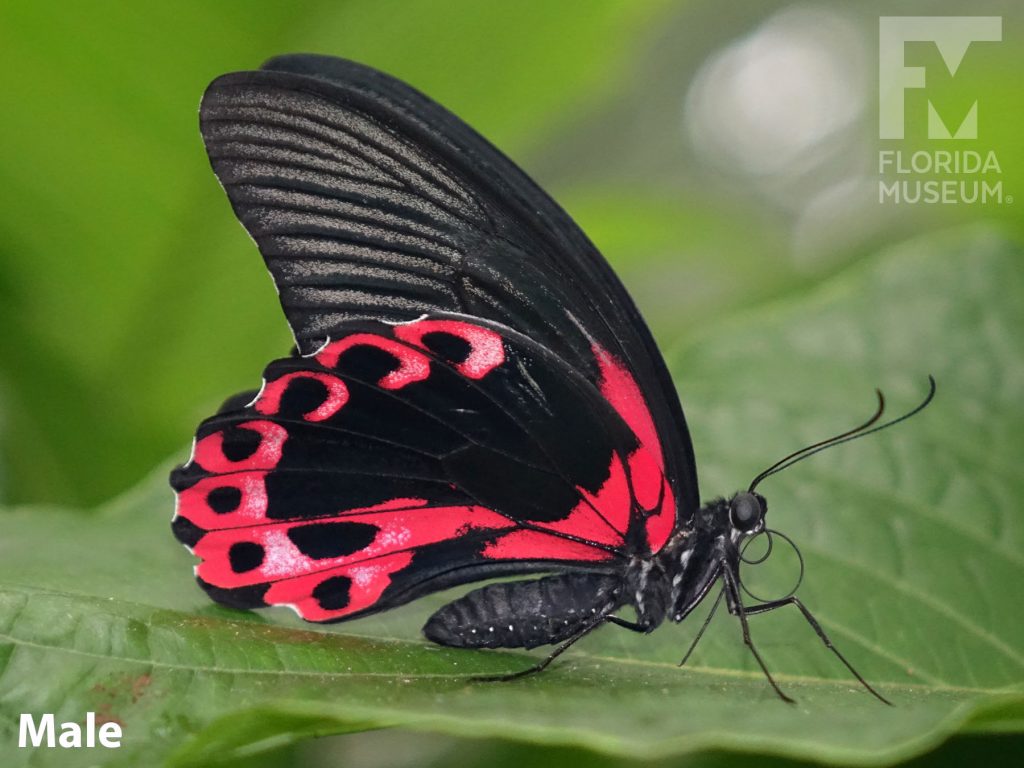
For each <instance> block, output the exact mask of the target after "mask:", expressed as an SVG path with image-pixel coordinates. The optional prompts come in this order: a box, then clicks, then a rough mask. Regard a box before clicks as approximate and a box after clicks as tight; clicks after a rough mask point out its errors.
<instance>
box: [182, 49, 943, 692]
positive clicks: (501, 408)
mask: <svg viewBox="0 0 1024 768" xmlns="http://www.w3.org/2000/svg"><path fill="white" fill-rule="evenodd" d="M200 124H201V129H202V134H203V139H204V141H205V142H206V148H207V151H208V152H209V155H210V161H211V163H212V165H213V170H214V172H215V173H216V174H217V177H218V178H219V179H220V181H221V183H222V184H223V186H224V189H225V191H226V192H227V194H228V197H229V198H230V200H231V204H232V206H233V207H234V210H235V213H236V215H237V216H238V218H239V219H240V220H241V222H242V224H243V225H244V226H245V228H246V229H247V230H248V231H249V233H250V234H251V235H252V237H253V238H254V239H255V241H256V243H257V245H258V246H259V249H260V252H261V253H262V255H263V257H264V260H265V261H266V264H267V267H268V268H269V270H270V273H271V275H272V276H273V279H274V283H275V285H276V286H277V289H278V292H279V294H280V299H281V305H282V307H283V309H284V313H285V316H286V317H287V319H288V323H289V325H290V326H291V329H292V332H293V334H294V336H295V343H296V351H295V353H293V355H292V356H290V357H287V358H283V359H281V360H277V361H275V362H272V363H271V364H270V365H269V367H268V368H267V369H266V371H265V373H264V381H263V387H262V388H261V389H260V390H259V392H255V391H254V392H249V393H243V394H242V395H238V396H235V397H233V398H230V399H229V400H228V401H227V402H226V403H225V404H224V406H223V407H222V408H221V410H220V411H219V412H218V413H217V414H215V415H214V416H212V417H210V418H209V419H207V420H206V421H204V422H203V423H202V424H201V425H200V426H199V429H198V433H197V436H196V443H195V446H194V450H193V454H192V457H191V458H190V459H189V461H188V463H186V464H185V465H183V466H181V467H179V468H177V469H176V470H175V471H174V472H173V473H172V475H171V484H172V485H173V487H174V489H175V491H177V494H178V508H177V512H176V515H175V519H174V522H173V529H174V533H175V535H176V536H177V537H178V539H180V540H181V541H182V542H183V543H185V544H186V545H187V546H188V547H189V548H190V549H191V550H192V551H193V552H194V553H195V554H196V555H197V556H199V557H200V558H201V560H202V562H201V563H200V564H199V565H198V566H197V569H196V573H197V577H198V579H199V583H200V584H201V585H202V587H203V588H204V589H205V590H206V591H207V592H208V593H209V595H210V597H212V598H213V599H214V600H216V601H218V602H221V603H224V604H226V605H229V606H235V607H240V608H255V607H263V606H267V605H289V606H290V607H292V608H293V609H295V610H296V612H297V613H298V614H299V615H300V616H302V617H303V618H305V619H307V620H310V621H337V620H345V619H350V618H354V617H357V616H364V615H366V614H368V613H373V612H376V611H381V610H385V609H388V608H392V607H394V606H397V605H401V604H403V603H406V602H408V601H410V600H413V599H415V598H417V597H419V596H421V595H424V594H427V593H430V592H435V591H437V590H440V589H443V588H446V587H450V586H453V585H457V584H464V583H468V582H473V581H479V580H483V579H489V578H492V577H495V576H510V575H524V574H537V575H542V577H541V578H537V579H534V580H528V581H511V582H501V583H496V584H491V585H488V586H485V587H482V588H480V589H477V590H475V591H472V592H470V593H469V594H467V595H466V596H464V597H462V598H460V599H458V600H456V601H454V602H452V603H450V604H448V605H446V606H445V607H443V608H441V609H440V610H439V611H437V612H436V613H435V614H434V615H433V616H432V617H431V618H430V620H429V621H428V622H427V624H426V626H425V627H424V632H425V634H426V636H427V637H428V638H429V639H431V640H433V641H435V642H437V643H441V644H443V645H450V646H459V647H472V648H495V647H526V648H532V647H535V646H538V645H545V644H558V647H557V648H556V649H555V651H554V652H553V653H551V654H550V655H549V656H548V657H547V658H546V659H544V660H543V661H542V662H540V663H539V664H537V665H536V666H535V667H532V668H530V669H528V670H526V671H525V672H522V673H517V674H515V675H509V676H507V678H511V677H518V676H519V675H521V674H527V673H529V672H534V671H537V670H540V669H542V668H544V667H545V666H546V665H547V664H548V663H550V662H551V660H552V659H554V658H555V657H556V656H558V655H559V654H560V653H562V652H563V651H564V650H565V649H566V648H568V647H569V646H570V645H572V644H573V643H574V642H576V641H577V640H579V639H580V638H581V637H583V636H584V635H586V634H587V633H588V632H590V631H592V630H593V629H595V628H597V627H598V626H601V625H602V624H605V623H613V624H616V625H619V626H622V627H626V628H628V629H632V630H634V631H637V632H645V633H646V632H650V631H651V630H653V629H654V628H655V627H657V626H658V625H659V624H660V623H661V622H662V621H663V620H664V619H665V618H670V619H672V620H673V621H677V622H678V621H682V620H683V619H684V618H685V617H686V616H687V615H689V614H690V612H691V611H693V610H694V608H695V607H696V606H697V605H698V604H699V603H700V602H701V601H702V600H703V599H704V598H705V597H706V596H707V595H708V594H709V592H710V591H711V590H712V588H713V587H714V586H715V585H716V584H721V585H722V590H721V592H720V594H719V596H718V598H717V600H716V601H715V603H714V606H715V607H716V608H717V606H718V605H719V603H720V602H721V600H722V599H723V597H724V600H725V602H726V605H727V607H728V609H729V611H730V612H731V613H733V614H735V615H736V616H738V617H739V620H740V622H741V625H742V629H743V639H744V641H745V642H746V644H747V645H748V646H749V647H750V650H751V652H752V653H753V654H754V656H755V658H756V659H757V661H758V663H759V664H760V665H761V668H762V669H764V672H765V675H766V676H767V678H768V681H769V682H770V683H771V685H772V687H773V688H774V689H775V691H776V692H777V693H778V694H779V696H781V697H782V698H783V699H786V700H787V701H788V700H789V699H788V697H787V696H786V695H785V694H784V693H782V691H781V690H779V688H778V686H777V685H776V684H775V682H774V680H772V677H771V675H770V674H769V673H768V670H767V669H766V668H765V665H764V662H763V661H762V660H761V657H760V655H758V653H757V650H756V649H755V648H754V645H753V643H752V642H751V640H750V634H749V629H748V626H747V617H748V616H750V615H753V614H757V613H764V612H766V611H771V610H774V609H776V608H780V607H782V606H786V605H793V606H795V607H796V608H797V609H799V610H800V611H801V612H802V613H803V615H804V616H805V617H806V619H807V620H808V622H810V624H811V625H812V626H813V627H814V630H815V631H816V632H817V633H818V635H819V637H820V638H821V639H822V640H823V641H824V642H825V644H826V645H827V646H828V647H829V648H830V649H831V650H832V651H833V652H834V653H835V654H836V655H837V656H838V657H839V659H840V660H842V662H843V663H844V664H846V666H847V667H848V668H849V669H850V671H851V672H853V674H854V675H855V676H856V677H857V679H858V680H859V681H860V682H861V683H862V684H863V685H864V686H865V687H866V688H867V689H868V690H869V691H871V693H873V694H874V695H875V696H877V697H878V698H880V699H882V700H883V701H884V700H885V699H883V698H882V696H881V695H880V694H878V693H877V692H876V691H875V690H874V689H873V688H871V686H869V685H868V684H867V683H866V682H865V681H864V679H863V678H862V677H861V676H860V675H859V674H858V673H857V672H856V671H855V670H854V669H853V667H852V666H850V664H849V663H848V662H847V661H846V659H845V658H843V656H842V655H841V654H840V653H839V651H838V650H836V649H835V648H834V647H833V645H832V644H831V642H830V641H829V639H828V637H827V636H826V635H825V632H824V631H823V630H822V628H821V627H820V626H819V624H818V623H817V622H816V621H815V620H814V618H813V616H811V614H810V613H809V612H808V611H807V609H806V608H805V607H804V606H803V604H802V603H801V602H800V601H799V600H798V599H797V598H796V597H794V596H793V595H789V596H788V597H786V598H784V599H781V600H772V601H767V602H763V601H762V602H759V603H757V604H755V605H744V603H743V600H742V599H741V592H740V589H741V586H742V585H741V584H740V578H739V565H740V562H741V558H742V554H741V553H742V546H743V544H744V542H745V541H746V540H747V539H748V538H749V537H751V536H753V535H756V534H759V533H761V532H763V531H766V528H765V513H766V510H767V504H766V502H765V500H764V497H763V496H761V495H760V494H758V493H756V492H755V487H756V486H757V484H758V483H759V482H760V481H761V480H762V479H764V478H765V477H767V476H768V475H770V474H773V473H775V472H778V471H780V470H781V469H783V468H785V467H786V466H789V465H790V464H792V463H793V462H795V461H799V460H801V459H802V458H805V457H807V456H809V455H811V454H813V453H815V452H817V451H819V450H822V449H823V448H825V447H828V446H830V445H834V444H836V443H838V442H843V441H845V440H850V439H853V438H855V437H860V436H862V435H864V434H868V433H869V432H872V431H875V430H878V429H882V428H884V427H886V426H889V425H890V424H893V423H895V422H896V421H899V420H900V419H896V420H893V421H890V422H888V423H886V424H882V425H880V426H874V425H875V424H876V422H877V421H878V420H879V418H880V416H881V413H882V400H881V399H880V401H879V406H880V407H879V408H878V411H877V412H876V414H875V415H874V416H873V417H872V419H871V420H870V421H868V422H867V423H865V424H863V425H861V426H860V427H858V428H857V429H854V430H851V431H849V432H847V433H844V434H843V435H839V436H837V437H836V438H832V439H831V440H828V441H824V442H822V443H818V444H816V445H813V446H809V447H808V448H806V449H803V450H802V451H798V452H796V453H794V454H792V455H790V456H788V457H787V458H786V459H783V460H782V461H780V462H778V463H776V464H775V465H773V466H772V467H770V468H769V469H768V470H766V471H765V472H763V473H762V474H761V475H759V476H758V477H757V478H755V480H754V482H753V483H751V484H750V487H749V488H748V490H747V491H745V492H742V493H738V494H736V495H734V496H733V497H732V498H730V499H728V500H726V499H715V500H714V501H711V502H710V503H708V504H707V505H705V506H704V507H701V506H700V503H699V500H698V494H697V475H696V469H695V465H694V457H693V448H692V446H691V444H690V438H689V435H688V433H687V428H686V422H685V420H684V419H683V412H682V409H681V408H680V405H679V401H678V399H677V396H676V391H675V388H674V386H673V384H672V381H671V379H670V378H669V375H668V372H667V370H666V368H665V363H664V362H663V360H662V358H661V356H660V354H659V353H658V350H657V348H656V346H655V344H654V341H653V339H652V338H651V334H650V333H649V331H648V330H647V327H646V326H645V325H644V322H643V320H642V319H641V317H640V314H639V312H638V311H637V309H636V307H635V306H634V304H633V302H632V300H631V299H630V297H629V295H628V294H627V293H626V291H625V289H624V288H623V286H622V284H621V283H620V282H619V280H618V279H617V278H616V276H615V274H614V273H613V272H612V270H611V269H610V267H609V266H608V264H607V263H606V262H605V260H604V259H603V258H602V257H601V255H600V254H599V253H598V252H597V250H596V249H595V248H594V246H593V245H592V244H591V243H590V242H589V241H588V240H587V238H586V237H585V236H584V235H583V233H582V232H581V231H580V230H579V229H578V228H577V227H576V225H575V224H574V223H573V222H572V220H571V219H570V218H569V217H568V216H567V215H566V213H565V212H564V211H563V210H562V209H561V208H559V207H558V206H557V205H556V204H555V203H554V202H553V201H552V200H551V199H550V198H549V197H548V196H547V195H546V194H545V193H544V192H543V191H541V190H540V189H539V188H538V187H537V186H536V185H535V184H534V183H533V182H532V181H531V180H530V179H529V178H527V177H526V176H525V175H524V174H523V173H522V171H520V170H519V169H518V168H517V167H516V166H515V165H513V164H512V163H511V162H510V161H509V160H508V159H507V158H506V157H504V156H503V155H502V154H501V153H500V152H499V151H498V150H496V149H495V148H494V147H492V146H491V145H490V144H489V143H487V142H486V141H485V140H484V139H483V138H481V137H480V136H479V135H478V134H476V133H475V132H474V131H473V130H472V129H470V128H469V127H467V126H466V125H465V124H464V123H462V122H461V121H460V120H459V119H458V118H456V117H455V116H453V115H452V114H451V113H449V112H447V111H446V110H444V109H443V108H442V107H440V106H438V105H437V104H435V103H434V102H432V101H431V100H430V99H428V98H427V97H425V96H423V95H422V94H420V93H418V92H417V91H415V90H413V89H412V88H410V87H409V86H407V85H405V84H403V83H400V82H398V81H397V80H395V79H393V78H391V77H389V76H387V75H384V74H382V73H380V72H376V71H374V70H372V69H369V68H367V67H364V66H361V65H358V64H354V63H352V62H348V61H343V60H340V59H335V58H329V57H324V56H309V55H296V56H283V57H279V58H275V59H272V60H271V61H269V62H267V63H266V64H265V65H264V67H263V69H261V70H260V71H256V72H238V73H234V74H229V75H225V76H223V77H220V78H218V79H217V80H215V81H214V82H213V83H212V84H211V85H210V87H209V89H208V90H207V92H206V95H205V97H204V98H203V102H202V108H201V114H200ZM932 392H934V383H933V387H932ZM930 397H931V394H929V399H930ZM925 402H927V400H926V401H925ZM920 407H923V404H922V406H920ZM920 407H919V408H918V409H915V411H914V412H916V410H919V409H920ZM908 415H909V414H908ZM901 418H906V417H905V416H904V417H901ZM872 427H873V428H872ZM769 535H771V534H770V533H769ZM778 535H780V536H781V534H778ZM787 540H788V539H787ZM626 606H630V607H632V608H633V609H634V610H635V613H636V616H635V620H627V619H624V618H622V617H620V616H618V615H617V612H618V611H619V610H620V609H621V608H623V607H626ZM713 612H714V611H713V610H712V613H713ZM708 620H710V614H709V616H708ZM704 626H707V622H705V624H704ZM701 633H703V627H702V628H701ZM697 637H698V639H699V637H700V633H699V634H698V635H697ZM694 644H696V641H695V643H694ZM691 650H692V646H691ZM684 661H685V659H684Z"/></svg>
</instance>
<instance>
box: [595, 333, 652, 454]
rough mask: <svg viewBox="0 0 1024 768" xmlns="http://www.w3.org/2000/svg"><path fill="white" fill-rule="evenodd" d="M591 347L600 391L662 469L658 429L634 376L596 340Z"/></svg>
mask: <svg viewBox="0 0 1024 768" xmlns="http://www.w3.org/2000/svg"><path fill="white" fill-rule="evenodd" d="M592 349H593V352H594V357H595V358H596V359H597V364H598V367H599V368H600V371H601V382H600V387H601V394H602V395H604V396H605V399H606V400H607V401H608V402H609V403H611V405H612V407H613V408H614V409H615V410H616V411H618V412H619V415H620V416H621V417H622V419H623V420H624V421H625V422H626V423H627V424H628V425H629V428H630V429H632V430H633V434H635V435H636V436H637V439H638V440H639V441H640V444H641V445H642V446H643V447H644V448H646V449H647V450H649V451H650V452H651V453H652V454H653V455H654V457H655V458H656V459H657V461H658V466H659V467H661V468H662V469H664V468H665V460H664V458H663V457H662V454H661V441H659V440H658V430H657V429H656V428H655V426H654V419H652V418H651V411H650V409H648V407H647V401H645V400H644V396H643V393H642V392H641V391H640V387H639V386H637V383H636V380H635V379H634V378H633V376H632V374H631V373H630V372H629V370H628V369H627V368H626V366H624V365H623V364H622V363H621V362H619V361H618V360H617V359H616V358H615V357H614V356H613V355H612V354H611V353H610V352H607V351H605V350H604V349H602V348H601V347H599V346H598V345H597V344H594V345H593V347H592Z"/></svg>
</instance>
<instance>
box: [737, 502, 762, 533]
mask: <svg viewBox="0 0 1024 768" xmlns="http://www.w3.org/2000/svg"><path fill="white" fill-rule="evenodd" d="M729 513H730V515H731V517H732V524H733V526H734V527H736V528H738V529H739V530H741V531H750V530H753V529H754V528H756V527H757V526H758V524H759V523H760V522H761V520H762V517H763V512H762V510H761V502H760V501H758V500H757V497H755V496H754V494H752V493H741V494H739V495H738V496H736V498H734V499H733V500H732V504H731V505H730V508H729Z"/></svg>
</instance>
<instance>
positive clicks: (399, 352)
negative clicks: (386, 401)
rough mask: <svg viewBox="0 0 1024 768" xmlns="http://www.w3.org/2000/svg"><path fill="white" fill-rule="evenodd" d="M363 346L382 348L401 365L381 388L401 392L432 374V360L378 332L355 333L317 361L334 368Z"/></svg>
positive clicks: (325, 350)
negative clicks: (352, 350) (356, 348)
mask: <svg viewBox="0 0 1024 768" xmlns="http://www.w3.org/2000/svg"><path fill="white" fill-rule="evenodd" d="M360 344H362V345H365V346H370V347H377V348H378V349H382V350H384V351H385V352H387V353H388V354H389V355H392V356H393V357H394V358H395V359H396V360H398V362H399V364H400V365H399V367H398V368H397V369H396V370H394V371H391V373H389V374H387V375H386V376H384V377H383V378H382V379H381V380H380V381H378V382H377V386H379V387H382V388H384V389H401V388H402V387H404V386H406V385H407V384H412V383H413V382H416V381H423V380H424V379H426V378H427V377H428V376H429V375H430V358H428V357H427V356H426V355H424V354H423V353H422V352H420V351H418V350H415V349H412V348H410V347H409V346H408V345H406V344H402V343H401V342H399V341H395V340H394V339H388V338H386V337H384V336H378V335H376V334H374V333H353V334H352V335H351V336H346V337H345V338H343V339H338V340H337V341H332V342H331V343H330V344H328V345H327V346H326V347H324V348H323V349H322V350H320V351H319V352H317V353H316V355H315V358H316V361H317V362H318V363H320V365H322V366H323V367H324V368H334V366H336V365H337V364H338V358H339V357H341V355H342V353H344V352H345V351H346V350H349V349H351V348H352V347H355V346H358V345H360Z"/></svg>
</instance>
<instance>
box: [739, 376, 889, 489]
mask: <svg viewBox="0 0 1024 768" xmlns="http://www.w3.org/2000/svg"><path fill="white" fill-rule="evenodd" d="M875 394H876V395H877V396H878V407H877V408H876V409H875V412H874V414H872V416H871V418H870V419H868V420H867V421H865V422H864V423H863V424H858V425H857V426H856V427H854V428H853V429H848V430H847V431H846V432H842V433H840V434H838V435H833V436H832V437H830V438H828V439H827V440H821V441H820V442H817V443H812V444H811V445H806V446H804V447H803V448H801V449H799V450H796V451H793V452H792V453H791V454H789V455H788V456H783V457H782V458H781V459H779V460H778V461H776V462H775V463H774V464H772V465H771V466H770V467H768V468H767V469H766V470H764V471H763V472H761V473H760V474H759V475H758V476H757V477H755V478H754V479H753V480H751V481H750V487H749V488H747V491H748V492H750V491H753V490H754V488H756V487H757V484H758V483H760V482H761V481H762V480H764V479H765V478H766V477H768V476H769V475H771V474H774V473H775V472H776V471H777V470H778V469H779V468H780V467H781V466H782V465H783V464H785V463H786V462H787V461H789V460H790V459H795V458H796V457H798V456H800V454H802V453H806V452H807V451H811V450H814V449H821V448H826V447H828V446H829V445H831V444H832V443H834V442H835V441H836V440H842V439H843V438H846V437H852V436H854V435H856V434H857V433H858V432H860V431H861V430H863V429H867V428H868V427H870V426H871V425H872V424H874V423H875V422H877V421H878V420H879V419H880V418H882V413H883V412H884V411H885V395H884V394H882V390H880V389H876V390H875Z"/></svg>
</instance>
